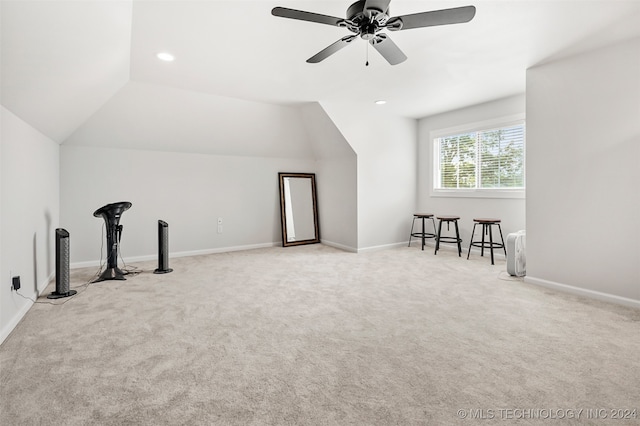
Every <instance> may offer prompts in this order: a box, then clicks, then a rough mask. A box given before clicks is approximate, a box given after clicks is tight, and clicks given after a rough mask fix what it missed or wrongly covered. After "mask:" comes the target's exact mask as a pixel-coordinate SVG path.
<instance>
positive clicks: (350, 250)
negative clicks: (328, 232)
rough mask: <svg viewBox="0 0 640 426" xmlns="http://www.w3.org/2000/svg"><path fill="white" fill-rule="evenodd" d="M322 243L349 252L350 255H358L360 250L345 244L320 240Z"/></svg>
mask: <svg viewBox="0 0 640 426" xmlns="http://www.w3.org/2000/svg"><path fill="white" fill-rule="evenodd" d="M320 243H322V244H324V245H325V246H329V247H333V248H337V249H340V250H344V251H348V252H350V253H357V252H358V249H357V248H355V247H349V246H345V245H344V244H340V243H334V242H333V241H328V240H320Z"/></svg>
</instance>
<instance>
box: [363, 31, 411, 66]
mask: <svg viewBox="0 0 640 426" xmlns="http://www.w3.org/2000/svg"><path fill="white" fill-rule="evenodd" d="M369 43H371V45H372V46H373V47H374V48H375V49H376V50H377V51H378V53H380V54H381V55H382V56H383V57H384V58H385V59H386V60H387V62H389V63H390V64H391V65H398V64H399V63H401V62H404V61H406V60H407V56H406V55H405V54H404V53H402V50H400V48H399V47H398V46H396V44H395V43H394V42H393V41H392V40H391V39H390V38H389V37H388V36H387V35H386V34H378V35H376V38H374V39H372V40H370V41H369Z"/></svg>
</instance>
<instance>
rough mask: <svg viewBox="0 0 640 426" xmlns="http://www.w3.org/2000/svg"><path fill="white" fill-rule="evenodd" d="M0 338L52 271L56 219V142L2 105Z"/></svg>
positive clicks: (0, 149) (0, 338) (4, 334)
mask: <svg viewBox="0 0 640 426" xmlns="http://www.w3.org/2000/svg"><path fill="white" fill-rule="evenodd" d="M1 120H2V126H1V127H2V138H1V141H2V142H1V148H0V151H1V153H2V154H1V155H0V158H1V161H2V169H1V173H0V174H1V179H0V181H1V186H2V189H1V192H0V196H1V200H2V207H1V209H0V210H1V214H0V220H1V226H0V228H1V233H0V253H1V254H2V256H1V258H2V262H1V263H0V342H2V341H3V340H4V339H5V338H6V337H7V336H8V334H9V333H10V332H11V330H13V328H14V327H15V326H16V324H17V323H18V321H20V319H21V318H22V316H23V315H24V314H25V313H26V311H27V310H28V309H29V307H30V306H31V305H32V303H31V302H30V301H28V300H26V299H24V298H22V297H20V296H19V295H18V294H16V292H15V291H13V290H12V289H11V276H15V275H19V276H20V278H21V284H22V287H21V289H20V293H21V294H23V295H24V296H26V297H30V298H33V299H35V298H36V297H37V295H38V294H39V292H40V291H42V290H44V288H45V287H46V285H47V283H48V282H49V279H50V277H52V276H53V275H54V274H55V229H56V228H57V227H58V223H59V195H60V192H59V145H58V144H57V143H55V142H53V141H52V140H51V139H49V138H47V137H45V136H43V135H42V134H41V133H39V132H38V131H37V130H35V129H34V128H33V127H31V126H30V125H28V124H27V123H25V122H24V121H22V120H21V119H20V118H18V117H16V116H15V115H14V114H13V113H11V112H10V111H9V110H7V109H6V108H5V107H2V118H1Z"/></svg>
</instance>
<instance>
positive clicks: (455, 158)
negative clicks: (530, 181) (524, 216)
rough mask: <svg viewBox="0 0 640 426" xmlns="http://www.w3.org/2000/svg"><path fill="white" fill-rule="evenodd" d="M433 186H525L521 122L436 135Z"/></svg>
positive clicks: (481, 187)
mask: <svg viewBox="0 0 640 426" xmlns="http://www.w3.org/2000/svg"><path fill="white" fill-rule="evenodd" d="M434 143H435V147H436V152H437V155H436V158H435V160H436V164H434V166H435V171H436V174H435V176H434V178H435V179H434V188H435V189H445V190H456V189H462V190H468V189H494V190H496V189H497V190H499V189H510V190H512V189H524V186H525V182H524V176H525V175H524V153H525V126H524V123H520V124H516V125H510V126H506V127H500V128H495V129H488V130H487V129H485V130H479V131H472V132H465V133H459V134H455V135H448V136H443V137H439V138H436V139H435V140H434Z"/></svg>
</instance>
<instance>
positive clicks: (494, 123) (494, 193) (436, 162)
mask: <svg viewBox="0 0 640 426" xmlns="http://www.w3.org/2000/svg"><path fill="white" fill-rule="evenodd" d="M520 124H524V125H525V126H526V123H525V115H524V114H517V115H511V116H505V117H500V118H496V119H493V120H487V121H480V122H474V123H467V124H463V125H460V126H455V127H448V128H446V129H438V130H434V131H431V132H430V133H429V141H430V143H431V149H432V158H431V167H432V170H433V173H432V174H431V185H430V195H431V196H432V197H457V198H525V196H526V186H527V183H526V169H525V176H524V177H525V183H524V188H522V189H521V188H513V189H512V188H461V189H440V188H436V182H437V181H438V179H439V175H440V155H439V154H440V147H439V145H438V143H436V140H437V139H439V138H442V137H445V136H451V135H455V134H462V133H471V132H478V131H483V130H492V129H496V128H501V127H510V126H516V125H520ZM526 143H527V141H526V127H525V156H526ZM525 166H526V157H525Z"/></svg>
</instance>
